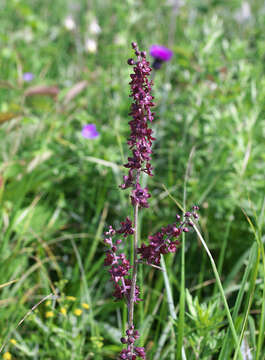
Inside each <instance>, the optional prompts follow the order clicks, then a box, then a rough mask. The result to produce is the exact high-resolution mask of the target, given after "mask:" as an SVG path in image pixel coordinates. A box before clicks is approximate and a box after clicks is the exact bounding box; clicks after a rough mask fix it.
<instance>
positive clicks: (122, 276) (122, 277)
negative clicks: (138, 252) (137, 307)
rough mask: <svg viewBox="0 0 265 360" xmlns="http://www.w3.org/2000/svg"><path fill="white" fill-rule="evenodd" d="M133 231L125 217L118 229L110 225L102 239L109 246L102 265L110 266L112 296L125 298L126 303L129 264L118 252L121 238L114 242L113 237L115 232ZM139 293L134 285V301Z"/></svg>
mask: <svg viewBox="0 0 265 360" xmlns="http://www.w3.org/2000/svg"><path fill="white" fill-rule="evenodd" d="M133 233H134V229H133V228H132V222H131V220H130V219H129V218H128V217H127V218H126V220H125V221H124V222H121V228H120V229H118V230H114V229H113V227H112V226H110V227H109V230H108V231H107V232H105V239H104V242H105V244H106V245H108V246H109V249H108V250H107V251H106V257H105V260H104V265H105V266H110V269H109V273H110V275H111V280H112V282H113V285H114V289H115V290H114V293H113V296H114V297H115V299H116V300H122V299H123V298H125V300H126V302H127V303H128V302H129V297H130V292H131V279H130V278H129V277H128V276H129V275H130V274H129V270H130V269H131V265H130V262H129V260H128V259H127V258H126V255H125V254H124V253H118V246H119V245H120V244H121V243H122V240H121V239H118V240H116V241H115V243H114V240H113V237H114V236H115V235H116V234H123V237H127V236H128V235H132V234H133ZM139 295H140V292H139V288H138V286H136V288H135V294H134V302H137V301H140V300H141V299H140V298H139Z"/></svg>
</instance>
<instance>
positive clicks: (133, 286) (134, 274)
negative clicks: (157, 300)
mask: <svg viewBox="0 0 265 360" xmlns="http://www.w3.org/2000/svg"><path fill="white" fill-rule="evenodd" d="M139 178H140V170H137V174H136V182H135V187H136V185H137V184H139ZM138 210H139V204H138V203H136V204H135V205H134V208H133V227H134V236H133V272H132V282H131V291H130V298H129V305H128V307H129V309H128V323H129V329H130V328H131V327H132V326H133V315H134V298H135V289H136V280H137V267H138V261H137V248H138ZM128 349H130V350H133V344H130V345H128Z"/></svg>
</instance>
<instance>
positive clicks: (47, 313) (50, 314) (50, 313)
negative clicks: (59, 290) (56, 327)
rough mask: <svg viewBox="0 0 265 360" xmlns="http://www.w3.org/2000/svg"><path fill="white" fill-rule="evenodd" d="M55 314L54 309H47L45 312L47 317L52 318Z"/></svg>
mask: <svg viewBox="0 0 265 360" xmlns="http://www.w3.org/2000/svg"><path fill="white" fill-rule="evenodd" d="M53 316H54V314H53V311H46V313H45V317H46V318H51V317H53Z"/></svg>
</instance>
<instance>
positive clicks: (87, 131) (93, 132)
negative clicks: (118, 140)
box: [82, 124, 99, 139]
mask: <svg viewBox="0 0 265 360" xmlns="http://www.w3.org/2000/svg"><path fill="white" fill-rule="evenodd" d="M82 136H83V137H84V138H86V139H95V138H97V137H98V136H99V133H98V132H97V129H96V125H94V124H87V125H85V126H84V127H83V129H82Z"/></svg>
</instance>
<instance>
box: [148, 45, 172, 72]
mask: <svg viewBox="0 0 265 360" xmlns="http://www.w3.org/2000/svg"><path fill="white" fill-rule="evenodd" d="M150 55H151V56H152V57H153V58H154V62H153V65H152V66H153V68H154V69H155V70H158V69H160V68H161V66H162V64H163V62H165V61H169V60H170V59H171V58H172V56H173V51H172V50H170V49H168V48H167V47H165V46H162V45H152V46H151V48H150Z"/></svg>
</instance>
